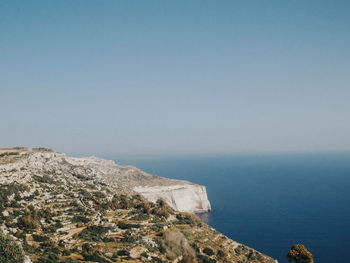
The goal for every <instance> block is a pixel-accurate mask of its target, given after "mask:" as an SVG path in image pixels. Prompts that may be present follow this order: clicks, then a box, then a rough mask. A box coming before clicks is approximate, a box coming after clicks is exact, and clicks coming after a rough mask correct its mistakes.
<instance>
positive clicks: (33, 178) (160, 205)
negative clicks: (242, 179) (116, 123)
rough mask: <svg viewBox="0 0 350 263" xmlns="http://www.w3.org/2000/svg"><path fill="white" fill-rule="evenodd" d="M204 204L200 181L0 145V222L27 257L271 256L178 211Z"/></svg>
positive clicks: (85, 259)
mask: <svg viewBox="0 0 350 263" xmlns="http://www.w3.org/2000/svg"><path fill="white" fill-rule="evenodd" d="M137 192H139V193H140V194H141V195H140V194H137ZM142 195H143V196H142ZM159 197H162V198H163V199H159ZM150 201H151V202H150ZM167 203H168V204H167ZM209 209H210V204H209V201H208V200H207V196H206V191H205V188H204V187H203V186H198V185H194V184H191V183H189V182H186V181H178V180H171V179H165V178H162V177H159V176H154V175H150V174H147V173H144V172H142V171H140V170H139V169H137V168H134V167H123V166H118V165H116V164H115V163H114V162H112V161H106V160H103V159H99V158H96V157H89V158H71V157H66V156H65V155H64V154H62V153H57V152H54V151H51V150H48V149H44V148H39V149H27V148H15V149H0V228H1V231H2V232H3V233H5V234H8V235H10V236H12V237H13V238H14V239H15V240H16V241H17V242H19V243H20V244H21V245H22V247H23V248H24V250H25V253H26V254H27V256H28V257H29V258H30V260H31V261H32V262H71V263H72V262H106V263H108V262H271V263H272V262H274V260H273V259H271V258H270V257H268V256H266V255H263V254H261V253H259V252H257V251H255V250H253V249H251V248H248V247H246V246H244V245H242V244H239V243H237V242H235V241H233V240H231V239H229V238H227V237H225V236H224V235H222V234H220V233H219V232H217V231H215V230H214V229H212V228H210V227H209V226H207V225H205V224H203V223H202V222H201V221H200V220H199V219H198V218H197V217H195V216H194V215H192V214H189V213H186V212H182V211H190V212H193V211H207V210H209ZM180 210H182V211H180ZM29 258H27V259H29Z"/></svg>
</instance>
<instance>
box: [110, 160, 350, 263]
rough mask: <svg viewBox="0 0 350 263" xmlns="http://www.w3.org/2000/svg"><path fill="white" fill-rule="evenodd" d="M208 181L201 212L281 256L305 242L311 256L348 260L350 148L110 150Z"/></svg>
mask: <svg viewBox="0 0 350 263" xmlns="http://www.w3.org/2000/svg"><path fill="white" fill-rule="evenodd" d="M113 159H114V160H115V161H116V162H117V163H119V164H128V165H134V166H136V167H138V168H140V169H142V170H144V171H146V172H149V173H151V174H157V175H160V176H164V177H169V178H176V179H184V180H189V181H192V182H195V183H198V184H201V185H205V186H206V187H207V192H208V197H209V200H210V202H211V205H212V211H211V212H210V213H205V214H202V215H200V217H201V218H202V219H203V220H205V221H206V222H207V223H208V224H209V225H211V226H212V227H214V228H216V229H217V230H219V231H220V232H222V233H224V234H225V235H227V236H228V237H230V238H232V239H233V240H235V241H238V242H241V243H243V244H245V245H248V246H250V247H252V248H255V249H257V250H259V251H260V252H262V253H265V254H267V255H269V256H271V257H273V258H275V259H277V260H278V261H279V262H280V263H283V262H287V260H286V258H285V255H286V254H287V252H288V250H289V248H290V246H292V245H293V244H295V243H302V244H304V245H305V247H306V248H307V249H308V250H309V251H310V252H311V253H312V254H313V255H314V259H315V262H316V263H329V262H338V263H341V262H344V263H345V262H349V255H348V254H347V251H349V249H350V153H327V154H326V153H317V154H280V155H245V156H238V155H232V156H168V157H165V156H162V157H159V156H157V157H156V156H154V157H128V158H125V157H124V158H113Z"/></svg>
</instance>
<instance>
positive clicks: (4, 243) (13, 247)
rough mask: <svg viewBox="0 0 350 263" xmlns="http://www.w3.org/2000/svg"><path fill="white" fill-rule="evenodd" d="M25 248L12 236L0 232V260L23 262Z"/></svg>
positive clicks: (15, 262)
mask: <svg viewBox="0 0 350 263" xmlns="http://www.w3.org/2000/svg"><path fill="white" fill-rule="evenodd" d="M23 261H24V252H23V249H22V248H21V247H20V246H19V245H17V244H16V243H15V241H13V240H12V239H11V238H10V237H7V236H4V235H3V234H2V233H0V262H6V263H23Z"/></svg>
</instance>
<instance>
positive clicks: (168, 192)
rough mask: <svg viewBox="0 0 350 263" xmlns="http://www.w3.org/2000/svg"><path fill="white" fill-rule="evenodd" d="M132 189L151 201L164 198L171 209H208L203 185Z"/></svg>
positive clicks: (200, 210) (202, 210)
mask: <svg viewBox="0 0 350 263" xmlns="http://www.w3.org/2000/svg"><path fill="white" fill-rule="evenodd" d="M133 190H134V191H136V192H138V193H140V194H141V195H143V196H144V197H145V198H146V199H148V200H149V201H151V202H156V201H157V200H158V199H160V198H161V199H164V200H165V201H166V202H167V203H168V205H169V206H171V207H172V208H173V209H175V210H178V211H182V212H189V213H202V212H208V211H210V202H209V200H208V196H207V191H206V189H205V187H204V186H202V185H196V184H180V185H169V186H153V187H144V186H139V187H134V189H133Z"/></svg>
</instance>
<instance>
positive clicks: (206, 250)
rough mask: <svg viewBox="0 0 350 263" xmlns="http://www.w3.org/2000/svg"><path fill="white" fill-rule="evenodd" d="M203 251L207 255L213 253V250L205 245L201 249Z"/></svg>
mask: <svg viewBox="0 0 350 263" xmlns="http://www.w3.org/2000/svg"><path fill="white" fill-rule="evenodd" d="M203 253H205V254H207V255H208V256H212V255H214V251H213V250H212V249H211V248H209V247H206V248H205V249H203Z"/></svg>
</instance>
